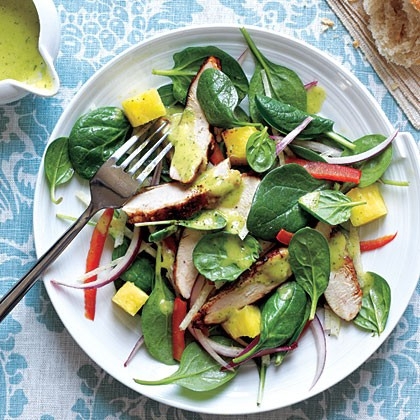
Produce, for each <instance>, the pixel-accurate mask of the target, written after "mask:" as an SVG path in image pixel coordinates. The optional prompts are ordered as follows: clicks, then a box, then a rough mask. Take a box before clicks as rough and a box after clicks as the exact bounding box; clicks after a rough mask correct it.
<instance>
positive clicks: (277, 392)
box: [34, 26, 420, 414]
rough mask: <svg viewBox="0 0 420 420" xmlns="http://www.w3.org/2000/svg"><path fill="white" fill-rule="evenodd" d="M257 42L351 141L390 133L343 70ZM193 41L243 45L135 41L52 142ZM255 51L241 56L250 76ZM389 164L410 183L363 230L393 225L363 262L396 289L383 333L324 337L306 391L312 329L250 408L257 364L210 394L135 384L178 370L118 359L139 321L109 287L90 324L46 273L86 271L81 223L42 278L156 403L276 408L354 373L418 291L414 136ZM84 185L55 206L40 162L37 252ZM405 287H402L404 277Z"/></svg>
mask: <svg viewBox="0 0 420 420" xmlns="http://www.w3.org/2000/svg"><path fill="white" fill-rule="evenodd" d="M248 29H249V32H250V34H251V36H252V37H253V39H254V41H255V43H256V44H257V46H258V47H259V48H260V49H261V51H262V52H263V53H264V54H266V56H267V57H268V58H269V59H270V60H271V61H273V62H276V63H281V64H283V65H285V66H288V67H290V68H292V69H294V70H295V71H297V73H298V74H299V75H300V77H301V78H302V80H303V82H304V83H307V82H310V81H313V80H318V81H319V84H320V85H321V86H323V87H324V88H325V89H326V91H327V99H326V102H325V104H324V106H323V109H322V114H323V115H325V116H328V117H329V118H331V119H333V120H335V121H336V124H335V129H336V131H338V132H340V133H343V134H344V135H346V136H348V137H349V138H351V139H356V138H358V137H360V136H362V135H364V134H368V133H382V134H384V135H388V134H389V133H390V132H391V131H392V127H391V126H390V123H389V121H388V120H387V118H386V116H385V115H384V113H383V112H382V110H381V109H380V107H379V106H378V105H377V103H376V102H375V100H374V99H373V97H372V96H371V95H370V94H369V93H368V92H367V90H366V89H365V88H364V87H363V85H362V84H361V83H360V82H359V81H358V80H357V79H356V78H355V77H354V76H353V75H352V74H350V73H349V72H348V71H346V70H345V69H343V68H342V67H341V66H340V65H338V64H337V63H336V62H334V61H333V60H331V58H329V57H328V56H327V55H325V54H323V53H322V52H320V51H318V50H316V49H314V48H313V47H311V46H309V45H307V44H304V43H302V42H300V41H297V40H295V39H292V38H288V37H285V36H281V35H279V34H277V33H273V32H268V31H264V30H261V29H256V28H248ZM193 45H216V46H218V47H220V48H222V49H224V50H226V51H227V52H229V53H231V54H232V56H234V57H239V56H240V55H241V54H242V53H243V51H244V50H245V42H244V40H243V38H242V35H241V33H240V31H239V28H238V27H235V26H232V27H226V26H223V27H222V26H210V27H193V28H186V29H181V30H177V31H173V32H170V33H166V34H164V35H162V36H159V37H156V38H153V39H150V40H147V41H146V42H143V43H142V44H140V45H137V46H135V47H133V48H131V49H129V50H127V51H126V52H124V53H123V54H121V55H120V56H118V57H116V58H115V59H114V60H113V61H111V62H110V63H109V64H107V65H106V66H104V67H103V68H102V69H101V70H100V71H99V72H97V73H96V74H95V75H94V76H93V77H92V78H91V79H90V80H89V81H88V82H87V83H86V84H85V85H84V87H83V88H82V89H81V90H80V91H79V92H78V94H77V95H76V96H75V98H74V99H73V100H72V102H71V103H70V105H69V107H68V108H67V109H66V111H65V112H64V113H63V115H62V117H61V118H60V120H59V122H58V124H57V126H56V128H55V130H54V131H53V133H52V136H51V139H55V138H57V137H59V136H63V135H64V136H65V135H68V134H69V132H70V129H71V127H72V125H73V124H74V122H75V120H76V119H77V118H78V117H79V116H80V115H82V114H83V113H85V112H87V111H89V110H91V109H92V108H96V107H100V106H106V105H115V106H120V105H121V101H122V100H123V99H124V98H126V97H128V96H130V95H133V94H135V93H136V92H141V91H143V90H145V89H147V88H150V87H153V86H155V87H158V86H160V85H162V84H166V83H168V82H169V79H167V78H164V77H158V76H153V75H152V73H151V71H152V69H153V68H158V69H165V68H171V67H172V66H173V61H172V55H173V53H175V52H177V51H180V50H182V49H183V48H185V47H187V46H193ZM252 69H253V61H252V57H251V56H250V55H249V56H248V57H247V59H246V62H245V70H246V72H247V73H248V75H249V76H250V74H251V72H252ZM394 149H395V157H394V162H393V164H392V166H391V167H390V169H389V170H388V172H387V174H386V175H387V178H390V179H397V180H407V181H409V182H410V185H409V187H404V188H403V187H391V186H384V187H383V188H382V192H383V194H384V197H385V200H386V203H387V206H388V210H389V214H388V215H387V216H386V218H384V219H383V220H381V221H379V222H377V223H374V224H373V226H371V227H370V228H369V229H368V230H366V231H365V232H363V235H364V236H365V237H369V236H370V237H375V236H381V235H385V234H389V233H392V232H395V231H398V235H397V237H396V239H395V240H394V241H393V242H392V243H391V244H389V245H388V246H387V247H385V248H384V249H381V250H378V251H373V252H369V253H365V255H363V263H364V268H365V269H366V270H369V271H374V272H377V273H378V274H380V275H382V276H383V277H385V278H386V279H387V280H388V282H389V283H390V286H391V289H392V305H391V311H390V315H389V320H388V324H387V327H386V330H385V331H384V333H383V334H382V335H381V336H380V337H372V335H371V334H369V333H368V332H363V331H361V330H360V329H358V328H356V327H355V326H353V325H346V326H344V327H343V328H342V330H341V333H340V335H339V337H338V338H327V361H326V366H325V370H324V372H323V374H322V376H321V378H320V380H319V381H318V383H317V384H316V385H315V387H313V388H312V389H310V386H311V383H312V381H313V378H314V374H315V369H316V349H315V342H314V338H313V336H312V335H311V333H310V332H309V333H306V335H305V337H304V338H303V340H302V341H301V342H300V343H299V347H298V349H297V350H295V351H294V352H293V354H290V355H289V356H288V357H287V358H286V360H285V362H284V363H283V365H282V366H281V367H280V368H278V369H276V368H274V367H270V369H269V372H268V377H267V381H266V387H265V393H264V398H263V403H262V405H261V406H259V407H257V405H256V396H257V387H258V374H257V370H256V368H255V367H254V365H253V364H249V365H246V366H244V367H242V368H241V371H240V373H239V374H238V375H237V377H236V378H235V379H234V380H233V381H232V382H230V383H229V384H227V385H226V386H224V387H222V388H221V389H219V390H215V391H213V392H211V393H203V394H200V393H193V392H189V391H186V390H184V389H183V388H181V387H178V386H176V385H165V386H140V385H137V384H135V382H134V381H133V378H136V377H141V378H143V379H145V378H148V379H151V378H156V379H157V378H163V377H165V376H167V375H168V374H169V373H172V372H173V371H174V370H175V367H174V366H171V367H167V366H164V365H161V364H158V363H157V362H155V361H153V360H152V359H151V358H150V357H148V355H147V353H146V350H145V349H141V350H140V352H139V353H138V354H137V356H136V357H135V358H134V360H133V361H132V362H131V363H130V364H129V365H128V367H124V366H123V363H124V361H125V359H126V358H127V356H128V354H129V352H130V351H131V349H132V347H133V346H134V344H135V342H136V340H137V339H138V337H139V335H140V331H141V330H140V320H139V318H137V317H134V318H133V317H131V316H129V315H126V314H124V313H123V312H122V311H121V310H119V309H118V308H116V307H115V306H113V305H112V302H111V297H112V295H113V290H114V288H113V286H112V285H109V286H107V287H105V288H103V289H101V290H100V291H99V293H98V301H97V312H96V319H95V321H94V322H92V321H88V320H87V319H85V317H84V310H83V292H81V291H78V290H72V289H68V288H64V287H55V286H53V285H52V284H51V283H50V280H51V279H60V280H64V281H76V280H75V277H76V276H77V275H79V274H82V273H83V271H84V263H85V257H86V253H87V248H88V244H89V238H90V234H91V230H90V228H86V229H85V230H84V231H83V232H82V233H81V234H80V236H79V237H77V238H76V240H75V241H74V242H73V244H71V245H70V247H69V248H68V249H67V250H66V251H65V252H64V254H63V255H62V256H61V257H60V259H59V261H58V262H57V263H55V264H53V266H52V267H51V268H50V269H49V270H48V271H47V272H46V273H45V276H44V282H45V286H46V288H47V291H48V294H49V296H50V298H51V301H52V302H53V304H54V307H55V309H56V311H57V313H58V314H59V316H60V318H61V320H62V321H63V323H64V325H65V327H66V328H67V329H68V331H69V332H70V334H71V335H72V336H73V337H74V339H75V340H76V342H77V343H78V344H79V345H80V347H81V348H82V349H83V350H84V351H85V352H86V353H87V354H88V355H89V357H91V358H92V359H93V360H94V361H95V362H96V363H97V364H98V365H99V366H101V367H102V368H103V369H105V370H106V371H107V372H108V373H109V374H110V375H112V376H113V377H114V378H115V379H117V380H118V381H120V382H122V383H123V384H125V385H127V386H128V387H130V388H132V389H134V390H136V391H138V392H139V393H141V394H144V395H146V396H148V397H150V398H152V399H154V400H157V401H160V402H163V403H166V404H168V405H171V406H174V407H179V408H182V409H186V410H190V411H195V412H204V413H212V414H244V413H253V412H261V411H266V410H273V409H276V408H280V407H285V406H288V405H290V404H294V403H297V402H299V401H302V400H305V399H307V398H309V397H311V396H313V395H315V394H317V393H319V392H321V391H324V390H325V389H327V388H329V387H331V386H332V385H334V384H336V383H337V382H339V381H340V380H342V379H343V378H345V377H346V376H347V375H349V374H350V373H352V372H353V371H354V370H355V369H356V368H358V367H359V366H360V365H361V364H362V363H363V362H364V361H366V360H367V359H368V358H369V357H370V356H371V355H372V353H373V352H374V351H375V350H376V349H377V348H378V347H379V346H380V345H381V344H382V343H383V341H384V340H385V339H386V337H387V336H388V335H389V334H390V332H391V331H392V329H393V328H394V327H395V325H396V323H397V322H398V320H399V319H400V317H401V316H402V314H403V312H404V310H405V308H406V307H407V304H408V302H409V299H410V297H411V295H412V292H413V291H414V288H415V286H416V283H417V281H418V278H419V273H420V259H419V258H418V256H419V255H420V248H419V241H418V238H419V237H420V221H419V217H418V203H419V202H420V173H419V168H420V163H419V158H418V152H417V148H416V146H415V143H414V141H413V139H412V138H411V136H409V135H401V136H400V137H399V139H398V140H397V141H396V142H395V143H394ZM80 190H84V191H86V192H87V191H88V189H87V186H86V184H81V183H78V182H77V181H75V180H73V181H72V182H71V184H70V185H68V186H66V187H63V188H62V189H60V190H59V191H58V194H62V195H63V196H64V200H63V201H62V203H61V204H60V205H59V206H56V205H54V204H52V203H51V201H50V199H49V196H48V188H47V185H46V182H45V179H44V175H43V167H41V170H40V173H39V177H38V181H37V188H36V194H35V209H34V221H35V223H34V230H35V232H34V234H35V243H36V250H37V253H38V255H41V254H42V253H43V252H45V251H46V250H47V248H48V247H49V246H51V245H52V244H53V242H54V240H55V239H56V238H58V236H59V235H60V234H61V233H62V232H63V231H64V230H65V229H66V228H67V227H68V224H67V223H66V222H63V221H62V220H59V219H57V218H56V213H57V212H60V213H64V214H67V215H72V216H78V215H79V214H80V213H81V212H82V210H83V204H81V203H80V202H79V201H78V199H77V198H76V193H77V192H78V191H80ZM402 283H403V284H404V287H401V284H402Z"/></svg>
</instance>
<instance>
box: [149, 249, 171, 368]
mask: <svg viewBox="0 0 420 420" xmlns="http://www.w3.org/2000/svg"><path fill="white" fill-rule="evenodd" d="M157 248H158V249H157V255H156V271H155V285H154V287H153V290H152V293H151V294H150V296H149V298H148V299H147V301H146V303H145V304H144V306H143V311H142V317H141V319H142V322H141V325H142V331H143V337H144V343H145V345H146V348H147V350H148V352H149V353H150V355H151V356H152V357H153V358H154V359H156V360H158V361H159V362H162V363H165V364H167V365H173V364H175V363H176V361H175V360H174V359H173V357H172V324H171V321H172V312H173V307H174V300H175V296H174V294H173V292H172V291H171V290H170V289H169V287H168V286H167V285H166V283H165V280H164V279H163V277H162V273H161V265H162V261H161V259H162V250H161V247H160V246H159V245H158V247H157Z"/></svg>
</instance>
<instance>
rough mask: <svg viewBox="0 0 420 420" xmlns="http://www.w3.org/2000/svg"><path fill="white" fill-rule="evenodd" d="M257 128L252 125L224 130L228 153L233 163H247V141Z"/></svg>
mask: <svg viewBox="0 0 420 420" xmlns="http://www.w3.org/2000/svg"><path fill="white" fill-rule="evenodd" d="M256 131H257V129H256V128H255V127H252V126H248V125H247V126H244V127H234V128H229V129H227V130H224V131H223V132H222V138H223V141H224V142H225V145H226V153H227V155H228V157H229V159H230V162H231V163H232V165H246V164H247V160H246V143H247V142H248V139H249V137H250V136H251V134H253V133H255V132H256Z"/></svg>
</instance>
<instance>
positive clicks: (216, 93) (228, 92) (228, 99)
mask: <svg viewBox="0 0 420 420" xmlns="http://www.w3.org/2000/svg"><path fill="white" fill-rule="evenodd" d="M197 99H198V102H199V103H200V106H201V108H202V109H203V112H204V114H205V116H206V119H207V121H208V122H209V124H211V125H213V126H215V127H221V128H231V127H235V126H240V125H245V124H247V125H248V124H249V122H248V121H240V120H238V117H237V115H238V114H237V113H236V109H237V106H238V103H239V96H238V92H237V90H236V89H235V86H234V85H233V83H232V81H231V80H230V79H229V77H228V76H226V74H225V73H223V72H222V71H220V70H217V69H212V68H210V69H206V70H204V71H203V72H202V73H201V75H200V78H199V79H198V85H197Z"/></svg>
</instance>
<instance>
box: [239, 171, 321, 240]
mask: <svg viewBox="0 0 420 420" xmlns="http://www.w3.org/2000/svg"><path fill="white" fill-rule="evenodd" d="M327 185H328V184H327V183H326V182H324V181H321V180H317V179H315V178H313V177H312V176H311V175H309V173H308V172H307V171H306V170H305V169H304V168H303V167H301V166H299V165H296V164H288V165H283V166H280V167H278V168H275V169H273V170H271V171H270V172H269V173H268V174H267V175H266V176H265V177H264V178H263V179H262V181H261V183H260V184H259V186H258V188H257V190H256V192H255V194H254V198H253V200H252V204H251V208H250V211H249V214H248V219H247V227H248V230H249V232H250V233H251V234H252V235H254V236H255V237H257V238H261V239H265V240H268V241H270V240H272V241H273V240H275V237H276V235H277V233H278V231H279V230H280V229H281V228H283V229H286V230H287V231H289V232H296V231H297V230H298V229H300V228H302V227H304V226H306V225H307V224H308V221H309V220H310V217H311V216H310V215H309V214H308V213H307V212H306V211H304V210H303V209H302V208H301V207H300V206H299V203H298V200H299V198H300V197H302V196H303V195H305V194H306V193H308V192H310V191H315V190H320V189H324V188H326V187H327Z"/></svg>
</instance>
